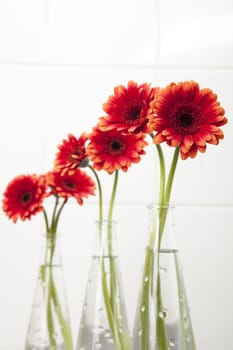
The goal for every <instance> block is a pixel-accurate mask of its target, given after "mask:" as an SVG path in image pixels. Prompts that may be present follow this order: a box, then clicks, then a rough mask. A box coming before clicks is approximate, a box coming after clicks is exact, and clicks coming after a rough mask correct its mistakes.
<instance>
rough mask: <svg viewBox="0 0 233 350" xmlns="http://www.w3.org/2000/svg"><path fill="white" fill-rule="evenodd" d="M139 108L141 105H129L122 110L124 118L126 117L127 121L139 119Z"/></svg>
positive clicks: (140, 108)
mask: <svg viewBox="0 0 233 350" xmlns="http://www.w3.org/2000/svg"><path fill="white" fill-rule="evenodd" d="M141 110H142V106H141V105H135V106H129V107H128V108H127V109H126V111H125V112H124V119H126V120H127V121H135V120H137V119H139V118H140V115H141Z"/></svg>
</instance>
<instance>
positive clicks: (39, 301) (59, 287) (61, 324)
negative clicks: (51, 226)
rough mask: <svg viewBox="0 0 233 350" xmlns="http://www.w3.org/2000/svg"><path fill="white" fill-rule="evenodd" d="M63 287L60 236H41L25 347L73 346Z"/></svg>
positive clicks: (64, 349)
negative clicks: (41, 245) (39, 255)
mask: <svg viewBox="0 0 233 350" xmlns="http://www.w3.org/2000/svg"><path fill="white" fill-rule="evenodd" d="M73 349H74V348H73V344H72V336H71V329H70V323H69V317H68V308H67V299H66V294H65V287H64V277H63V267H62V261H61V251H60V236H59V235H56V234H47V235H44V236H43V252H42V260H41V263H40V267H39V273H38V278H37V283H36V289H35V295H34V300H33V305H32V311H31V318H30V322H29V327H28V333H27V337H26V345H25V350H73Z"/></svg>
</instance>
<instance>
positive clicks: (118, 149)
mask: <svg viewBox="0 0 233 350" xmlns="http://www.w3.org/2000/svg"><path fill="white" fill-rule="evenodd" d="M123 149H124V144H123V143H122V142H121V141H120V140H117V139H114V140H111V141H110V142H109V145H108V150H109V152H110V153H112V154H119V153H122V151H123Z"/></svg>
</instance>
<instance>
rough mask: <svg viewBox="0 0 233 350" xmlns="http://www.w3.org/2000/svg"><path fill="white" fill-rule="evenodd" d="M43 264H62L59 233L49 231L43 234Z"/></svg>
mask: <svg viewBox="0 0 233 350" xmlns="http://www.w3.org/2000/svg"><path fill="white" fill-rule="evenodd" d="M41 264H43V265H47V266H54V265H61V264H62V261H61V246H60V235H59V234H57V233H56V234H48V233H47V234H44V235H43V236H42V255H41Z"/></svg>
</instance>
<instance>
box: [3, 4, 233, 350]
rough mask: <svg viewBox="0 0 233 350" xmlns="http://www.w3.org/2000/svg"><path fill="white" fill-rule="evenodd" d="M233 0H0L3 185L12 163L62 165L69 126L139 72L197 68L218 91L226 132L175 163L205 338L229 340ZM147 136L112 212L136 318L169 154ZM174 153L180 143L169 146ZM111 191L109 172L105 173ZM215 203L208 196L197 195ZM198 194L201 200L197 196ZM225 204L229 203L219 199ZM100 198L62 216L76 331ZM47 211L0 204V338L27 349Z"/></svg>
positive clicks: (173, 76) (175, 75) (189, 277)
mask: <svg viewBox="0 0 233 350" xmlns="http://www.w3.org/2000/svg"><path fill="white" fill-rule="evenodd" d="M232 26H233V3H232V2H231V1H229V0H223V1H221V2H219V1H209V0H202V1H195V2H187V1H185V0H183V1H182V0H179V1H171V0H170V1H168V0H166V1H164V0H163V1H158V0H154V1H152V0H146V1H143V2H142V1H138V0H137V1H131V0H130V1H118V2H114V1H111V0H109V1H104V0H101V1H98V2H96V1H93V0H92V1H91V0H88V1H74V0H56V1H54V0H47V1H43V0H40V1H37V0H31V1H27V0H23V1H20V2H19V1H18V0H9V1H5V2H4V1H2V2H0V120H1V128H0V146H1V173H0V192H1V193H2V191H3V190H4V188H5V186H6V184H7V183H8V181H9V180H11V179H12V178H13V177H14V176H15V175H18V174H20V173H33V172H37V173H38V172H44V171H47V170H49V169H50V168H51V167H52V161H53V157H54V154H55V152H56V145H57V144H58V143H60V142H61V140H62V139H63V138H64V137H66V135H67V133H68V132H72V133H74V134H77V135H78V134H79V133H81V132H82V131H83V130H86V131H90V129H91V127H92V126H93V125H95V124H96V122H97V118H98V117H99V116H101V115H102V109H101V106H102V103H104V102H105V101H106V99H107V98H108V96H109V95H110V94H112V92H113V87H114V86H115V85H118V84H126V83H127V81H128V80H129V79H133V80H135V81H137V82H138V83H141V82H151V83H152V84H153V85H161V86H164V85H167V84H168V83H170V82H171V81H173V80H174V81H181V80H185V79H187V80H191V79H194V80H196V81H198V82H199V83H200V85H201V87H210V88H212V89H213V90H214V91H215V92H216V93H217V94H218V96H219V99H220V101H221V102H222V104H223V106H224V108H225V109H226V115H227V117H228V118H229V123H228V125H226V126H224V127H223V130H224V132H225V140H223V141H222V142H220V145H219V146H217V147H216V146H211V145H210V146H209V147H208V149H207V152H206V154H204V155H202V154H199V155H198V156H197V158H196V159H194V160H190V159H189V160H187V161H180V162H179V164H178V169H177V174H176V179H175V183H174V191H173V194H172V201H173V202H174V203H176V204H180V203H183V204H188V205H189V207H188V208H187V209H184V208H183V207H182V208H181V207H178V209H177V236H178V242H179V246H180V248H181V255H182V263H183V268H184V273H185V280H186V287H187V291H188V296H189V301H190V306H191V311H192V318H193V324H194V331H195V334H196V339H197V344H198V347H197V349H198V350H219V349H224V350H232V341H231V333H232V324H233V316H232V315H233V302H232V295H233V282H232V281H233V273H232V270H231V266H232V265H233V254H232V250H233V248H232V247H233V238H232V227H233V225H232V220H233V208H232V207H231V206H230V205H231V204H233V186H232V178H233V166H232V149H233V138H232V132H233V126H232V122H231V120H232V118H231V116H232V114H233V102H232V101H233V99H232V81H233V64H232V58H233V34H232V33H233V28H232ZM153 154H154V150H153V149H151V148H149V149H148V150H147V156H145V157H144V158H143V160H142V162H141V163H140V164H137V165H133V166H132V168H130V170H129V171H128V173H127V174H120V182H119V191H118V193H117V207H116V209H115V218H116V219H117V220H118V222H119V225H118V228H119V229H118V232H119V252H120V256H121V266H122V274H123V280H124V285H125V295H126V301H127V307H128V314H129V319H130V323H131V324H132V320H133V315H134V309H135V304H136V297H137V287H138V284H139V278H140V277H139V276H140V266H141V263H142V257H143V249H144V245H145V235H146V223H147V215H146V209H145V207H146V204H147V203H148V202H151V201H154V200H156V198H157V197H156V191H157V182H158V171H157V170H158V167H157V166H156V162H157V158H155V159H154V158H153ZM166 156H167V157H168V158H169V157H170V153H169V152H168V151H167V152H166ZM103 179H104V191H105V200H106V201H107V200H108V198H109V196H110V188H111V178H110V177H108V176H104V174H103ZM198 203H199V204H204V203H209V204H213V203H214V204H217V205H218V206H217V207H208V208H206V207H198V206H197V204H198ZM194 204H195V205H196V206H193V205H194ZM220 204H227V205H229V206H226V205H225V206H223V207H219V205H220ZM96 217H97V208H96V199H91V200H90V201H87V202H86V204H85V205H84V206H83V208H80V207H78V206H77V205H76V204H74V203H73V202H71V203H70V204H68V205H67V208H66V209H65V212H64V215H63V216H62V220H61V229H60V230H61V232H62V235H63V253H64V264H65V276H66V281H67V294H68V300H69V304H70V314H71V321H72V329H73V333H74V339H76V337H77V330H78V322H79V317H80V311H81V306H82V302H83V296H84V289H85V284H86V278H87V271H88V264H89V260H90V254H91V249H92V237H93V235H92V232H93V226H94V224H93V222H94V220H95V219H96ZM43 230H44V228H43V222H42V216H37V217H35V218H33V220H32V221H31V222H25V223H17V224H16V225H14V224H13V223H12V222H9V221H8V220H7V219H6V218H5V216H4V214H3V213H0V276H1V281H0V310H1V312H0V350H13V349H23V346H24V339H25V333H26V329H27V324H28V319H29V312H30V309H31V302H32V296H33V290H34V286H35V278H36V274H37V263H38V258H39V246H40V237H41V232H42V231H43Z"/></svg>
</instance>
